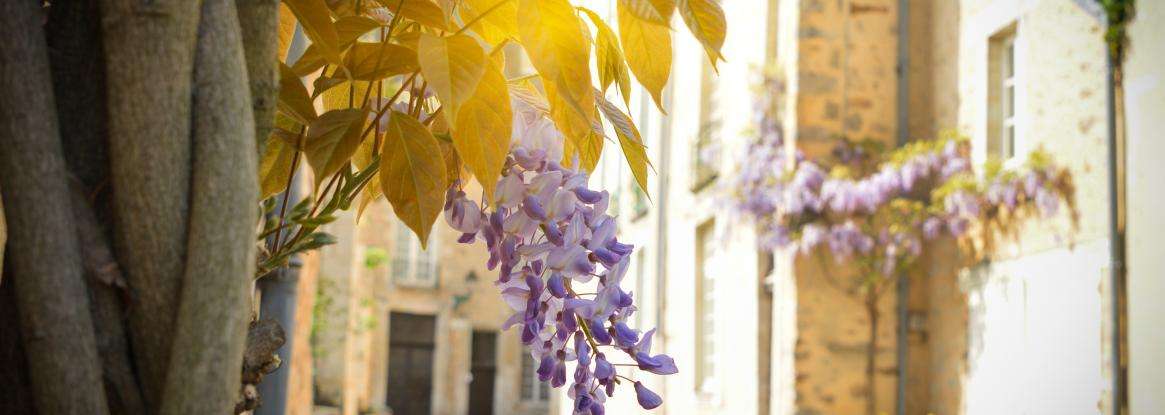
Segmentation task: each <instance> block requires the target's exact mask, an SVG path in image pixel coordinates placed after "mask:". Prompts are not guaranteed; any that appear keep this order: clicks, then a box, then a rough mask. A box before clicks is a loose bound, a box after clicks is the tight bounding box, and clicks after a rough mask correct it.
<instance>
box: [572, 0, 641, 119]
mask: <svg viewBox="0 0 1165 415" xmlns="http://www.w3.org/2000/svg"><path fill="white" fill-rule="evenodd" d="M579 10H582V12H583V13H586V15H587V17H589V18H590V19H591V23H593V24H594V25H595V28H596V29H598V31H599V34H598V37H596V38H595V65H596V66H597V67H598V72H599V91H600V92H607V88H608V87H610V86H611V84H612V83H613V84H615V86H617V87H618V88H619V94H621V95H623V103H624V104H628V103H629V102H630V101H631V76H630V75H628V72H627V63H626V61H625V59H624V58H623V49H622V48H621V47H620V46H619V39H618V38H617V37H616V35H615V32H614V31H613V30H611V27H610V26H607V23H605V22H603V19H602V18H600V17H599V15H598V14H595V12H593V11H591V10H590V9H586V8H583V7H580V8H579Z"/></svg>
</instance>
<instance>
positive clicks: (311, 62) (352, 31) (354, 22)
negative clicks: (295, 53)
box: [291, 16, 380, 76]
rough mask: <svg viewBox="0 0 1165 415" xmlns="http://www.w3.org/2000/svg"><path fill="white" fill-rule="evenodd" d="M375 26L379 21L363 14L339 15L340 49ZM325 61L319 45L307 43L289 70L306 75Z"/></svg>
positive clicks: (377, 25)
mask: <svg viewBox="0 0 1165 415" xmlns="http://www.w3.org/2000/svg"><path fill="white" fill-rule="evenodd" d="M377 27H380V23H379V22H377V21H376V20H373V19H370V18H368V17H365V16H344V17H341V18H340V20H337V21H336V32H337V36H338V37H339V45H340V46H339V48H340V50H341V51H346V50H347V49H348V47H349V46H352V43H355V42H356V40H357V39H359V38H360V36H362V35H364V34H365V33H368V32H369V31H371V30H372V29H375V28H377ZM325 63H328V62H327V60H326V59H324V55H323V54H322V53H321V52H320V46H318V45H314V44H312V45H308V46H307V49H306V50H304V51H303V55H300V57H299V59H298V60H296V61H295V63H294V64H292V65H291V70H292V71H293V72H295V74H296V75H299V76H308V75H309V74H311V73H312V72H315V71H318V70H319V69H320V68H322V67H323V66H324V64H325Z"/></svg>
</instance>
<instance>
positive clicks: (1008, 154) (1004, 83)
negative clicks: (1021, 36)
mask: <svg viewBox="0 0 1165 415" xmlns="http://www.w3.org/2000/svg"><path fill="white" fill-rule="evenodd" d="M1015 33H1016V31H1015V26H1014V25H1012V26H1011V27H1009V28H1007V29H1004V30H1002V31H1000V32H999V33H997V34H995V35H994V36H992V37H991V40H990V46H989V51H988V55H989V56H988V67H989V72H988V73H989V74H988V78H989V79H988V82H989V83H990V90H989V91H988V102H989V105H988V107H989V108H988V130H987V151H988V154H989V155H990V156H994V157H998V158H999V159H1001V160H1008V159H1011V158H1012V157H1015V155H1016V153H1017V146H1016V141H1017V139H1018V137H1017V135H1016V105H1015V103H1016V100H1015V98H1016V59H1015Z"/></svg>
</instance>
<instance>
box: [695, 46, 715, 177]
mask: <svg viewBox="0 0 1165 415" xmlns="http://www.w3.org/2000/svg"><path fill="white" fill-rule="evenodd" d="M700 59H701V62H703V65H702V66H701V70H700V71H701V79H700V126H699V130H698V131H697V133H696V143H695V146H694V148H693V149H692V167H693V168H692V171H693V172H694V175H695V176H694V177H693V178H692V191H699V190H700V189H703V188H704V187H705V186H707V185H708V184H709V183H712V182H713V181H714V180H716V176H717V175H719V173H720V139H719V132H720V118H719V115H718V114H717V113H716V109H717V107H718V105H717V102H716V73H715V70H714V69H713V68H712V64H711V62H710V61H709V60H708V59H707V58H706V57H704V56H703V55H701V56H700Z"/></svg>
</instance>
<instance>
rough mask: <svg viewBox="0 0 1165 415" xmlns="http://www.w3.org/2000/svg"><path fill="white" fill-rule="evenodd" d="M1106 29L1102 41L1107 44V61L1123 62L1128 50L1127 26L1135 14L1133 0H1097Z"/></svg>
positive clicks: (1134, 2)
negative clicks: (1104, 19)
mask: <svg viewBox="0 0 1165 415" xmlns="http://www.w3.org/2000/svg"><path fill="white" fill-rule="evenodd" d="M1099 2H1100V7H1101V8H1103V9H1104V14H1105V18H1106V22H1105V23H1107V26H1108V28H1107V29H1105V32H1104V41H1105V43H1107V44H1108V55H1109V59H1112V60H1113V61H1114V62H1118V63H1119V62H1123V61H1124V56H1125V52H1126V49H1127V48H1128V43H1129V37H1128V33H1127V31H1128V24H1129V22H1130V21H1132V20H1133V16H1134V15H1135V14H1136V5H1135V4H1136V1H1135V0H1099Z"/></svg>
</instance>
